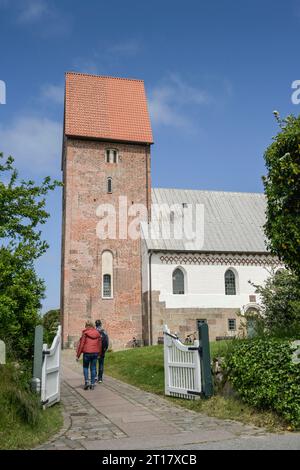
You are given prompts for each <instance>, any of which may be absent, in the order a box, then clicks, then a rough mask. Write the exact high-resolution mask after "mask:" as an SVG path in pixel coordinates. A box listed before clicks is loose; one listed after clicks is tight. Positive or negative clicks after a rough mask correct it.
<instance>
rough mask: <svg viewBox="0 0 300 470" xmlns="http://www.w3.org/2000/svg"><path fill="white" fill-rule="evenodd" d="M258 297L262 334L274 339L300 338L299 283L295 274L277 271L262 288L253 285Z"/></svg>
mask: <svg viewBox="0 0 300 470" xmlns="http://www.w3.org/2000/svg"><path fill="white" fill-rule="evenodd" d="M255 288H256V293H258V294H259V295H260V299H261V307H262V310H261V312H260V315H259V318H257V320H258V321H259V324H260V325H261V326H263V328H260V330H262V329H263V332H264V333H267V334H271V335H273V336H276V337H294V338H297V337H300V281H299V278H298V276H297V275H296V274H293V273H291V272H289V271H286V270H279V271H278V272H277V273H276V274H274V275H273V276H271V277H269V279H268V280H267V281H266V283H265V285H264V286H257V285H255Z"/></svg>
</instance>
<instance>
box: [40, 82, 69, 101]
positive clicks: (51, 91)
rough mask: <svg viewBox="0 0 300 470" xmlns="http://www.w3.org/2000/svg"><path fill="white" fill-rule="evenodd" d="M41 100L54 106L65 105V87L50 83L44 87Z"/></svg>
mask: <svg viewBox="0 0 300 470" xmlns="http://www.w3.org/2000/svg"><path fill="white" fill-rule="evenodd" d="M41 98H42V99H43V100H47V101H51V102H53V103H54V104H63V103H64V85H52V84H50V83H48V84H46V85H44V86H43V87H42V89H41Z"/></svg>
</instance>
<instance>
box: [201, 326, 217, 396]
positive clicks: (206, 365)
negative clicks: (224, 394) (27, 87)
mask: <svg viewBox="0 0 300 470" xmlns="http://www.w3.org/2000/svg"><path fill="white" fill-rule="evenodd" d="M198 333H199V343H200V344H199V352H200V364H201V371H202V373H201V378H202V390H203V393H204V396H205V397H206V398H209V397H211V396H212V395H213V393H214V388H213V381H212V373H211V364H210V350H209V336H208V325H207V323H201V324H198Z"/></svg>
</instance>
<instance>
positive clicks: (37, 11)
mask: <svg viewBox="0 0 300 470" xmlns="http://www.w3.org/2000/svg"><path fill="white" fill-rule="evenodd" d="M53 3H54V2H51V1H50V0H14V1H11V0H0V9H2V8H3V9H5V10H7V15H6V16H7V17H6V21H7V22H9V21H11V22H12V23H13V24H17V25H18V26H19V27H22V28H26V29H30V31H31V32H34V33H35V34H38V35H40V36H42V37H53V36H66V35H68V34H70V31H71V23H72V16H71V14H69V15H63V14H62V12H61V11H60V9H59V7H58V6H56V5H53Z"/></svg>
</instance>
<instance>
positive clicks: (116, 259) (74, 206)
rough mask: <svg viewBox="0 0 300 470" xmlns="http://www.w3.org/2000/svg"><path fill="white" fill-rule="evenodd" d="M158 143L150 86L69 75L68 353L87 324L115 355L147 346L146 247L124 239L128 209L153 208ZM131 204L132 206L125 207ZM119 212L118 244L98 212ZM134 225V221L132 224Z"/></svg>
mask: <svg viewBox="0 0 300 470" xmlns="http://www.w3.org/2000/svg"><path fill="white" fill-rule="evenodd" d="M152 143H153V139H152V131H151V125H150V119H149V114H148V109H147V101H146V95H145V90H144V83H143V81H141V80H131V79H123V78H113V77H100V76H94V75H86V74H79V73H67V74H66V89H65V120H64V142H63V157H62V169H63V180H64V194H63V235H62V277H61V312H62V313H61V314H62V325H63V337H64V345H65V347H67V346H69V345H71V344H72V343H73V342H74V341H76V340H77V339H78V338H79V336H80V334H81V330H82V329H83V327H84V324H85V321H86V320H88V319H91V320H93V321H94V320H96V319H98V318H100V319H101V320H102V321H103V324H104V327H105V329H107V330H108V333H109V336H110V338H111V341H112V347H113V349H119V348H123V347H124V346H126V344H127V343H128V342H129V341H130V340H131V339H132V337H133V336H135V337H137V338H142V322H143V319H142V292H141V291H142V288H141V250H140V240H139V239H132V238H129V237H128V238H124V237H123V238H122V239H120V236H119V235H120V234H119V218H120V216H119V206H120V197H121V199H122V204H123V212H124V201H127V202H125V204H126V206H125V209H130V207H131V206H132V205H133V204H143V205H144V206H146V207H147V208H148V209H149V208H150V206H151V181H150V146H151V144H152ZM125 197H126V198H127V199H125ZM103 204H109V205H110V207H111V206H112V207H114V208H115V211H116V222H117V224H116V237H109V238H103V237H99V234H98V232H97V227H98V224H99V221H100V218H99V214H100V212H101V210H100V212H99V207H102V208H103ZM128 222H129V223H130V217H129V218H128Z"/></svg>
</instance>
